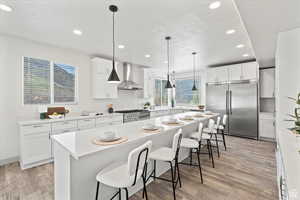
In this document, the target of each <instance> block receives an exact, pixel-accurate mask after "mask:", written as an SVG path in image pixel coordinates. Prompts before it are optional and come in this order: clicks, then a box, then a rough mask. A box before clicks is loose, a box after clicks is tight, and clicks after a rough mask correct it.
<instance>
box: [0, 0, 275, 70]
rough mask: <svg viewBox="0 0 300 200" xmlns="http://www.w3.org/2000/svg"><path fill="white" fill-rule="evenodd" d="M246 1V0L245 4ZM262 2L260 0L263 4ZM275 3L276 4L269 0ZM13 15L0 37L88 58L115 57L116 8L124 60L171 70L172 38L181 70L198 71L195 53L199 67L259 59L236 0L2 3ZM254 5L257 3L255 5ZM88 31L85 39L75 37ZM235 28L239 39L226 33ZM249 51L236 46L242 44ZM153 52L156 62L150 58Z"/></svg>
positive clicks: (1, 22)
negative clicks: (113, 10)
mask: <svg viewBox="0 0 300 200" xmlns="http://www.w3.org/2000/svg"><path fill="white" fill-rule="evenodd" d="M240 1H244V0H240ZM257 1H258V0H257ZM269 1H271V0H269ZM0 2H2V3H6V4H8V5H10V6H11V7H13V10H14V11H13V12H11V13H5V12H3V11H0V33H5V34H9V35H15V36H19V37H23V38H26V39H30V40H34V41H38V42H43V43H47V44H51V45H55V46H59V47H66V48H71V49H75V50H79V51H82V52H84V53H86V54H88V55H102V56H108V57H109V56H111V55H112V53H111V51H112V47H111V38H112V36H111V34H112V18H111V13H110V12H109V10H108V6H109V5H110V4H116V5H118V7H119V12H118V13H117V14H116V31H117V33H116V39H117V44H123V45H125V49H118V48H117V52H116V55H117V57H118V58H119V59H120V60H122V61H127V62H133V63H136V64H140V65H144V66H151V67H156V68H161V69H166V64H165V63H164V61H165V60H166V42H165V40H164V37H165V36H167V35H170V36H171V37H172V40H171V54H172V57H171V61H172V62H171V65H172V66H174V67H175V70H176V71H186V70H190V69H192V55H191V53H192V52H193V51H197V52H198V66H199V67H204V66H208V65H214V64H219V63H224V62H234V61H240V60H243V59H245V58H243V57H242V54H244V53H248V54H249V55H250V57H248V58H247V59H249V58H253V57H254V54H253V50H252V48H251V43H250V40H249V37H248V35H247V33H246V31H245V28H244V26H243V25H242V23H241V19H240V17H239V13H238V11H237V10H236V7H235V5H234V3H233V2H232V0H221V2H222V5H221V7H220V8H218V9H216V10H210V9H209V8H208V6H209V3H211V2H213V0H151V1H150V0H122V1H121V0H115V1H112V0H110V1H108V0H85V1H82V0H43V1H41V0H13V1H8V0H0ZM251 2H252V1H251ZM75 28H76V29H80V30H82V31H83V35H82V36H76V35H74V34H73V33H72V31H73V29H75ZM228 29H235V30H236V33H235V34H233V35H226V34H225V32H226V30H228ZM240 43H242V44H245V48H243V49H237V48H235V46H236V45H238V44H240ZM145 54H150V55H151V57H150V58H145V56H144V55H145Z"/></svg>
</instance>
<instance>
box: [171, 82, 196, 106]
mask: <svg viewBox="0 0 300 200" xmlns="http://www.w3.org/2000/svg"><path fill="white" fill-rule="evenodd" d="M198 83H199V82H198V81H197V80H196V86H197V88H198V90H197V91H192V88H193V84H194V80H193V79H192V78H186V79H179V80H176V95H175V99H176V103H177V104H178V105H198V104H199V89H200V88H199V84H198Z"/></svg>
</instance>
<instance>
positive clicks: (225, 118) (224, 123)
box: [222, 114, 228, 126]
mask: <svg viewBox="0 0 300 200" xmlns="http://www.w3.org/2000/svg"><path fill="white" fill-rule="evenodd" d="M227 118H228V115H226V114H225V115H224V116H223V120H222V121H223V122H222V123H223V126H226V124H227Z"/></svg>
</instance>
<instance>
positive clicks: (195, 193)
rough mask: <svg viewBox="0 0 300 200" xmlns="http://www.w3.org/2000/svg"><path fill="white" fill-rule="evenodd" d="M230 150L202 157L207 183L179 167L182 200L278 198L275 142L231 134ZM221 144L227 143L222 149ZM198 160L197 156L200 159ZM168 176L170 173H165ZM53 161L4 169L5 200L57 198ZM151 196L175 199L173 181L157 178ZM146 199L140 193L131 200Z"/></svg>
mask: <svg viewBox="0 0 300 200" xmlns="http://www.w3.org/2000/svg"><path fill="white" fill-rule="evenodd" d="M227 143H228V149H227V151H224V150H223V149H222V151H221V158H219V159H218V158H217V155H216V154H214V155H215V165H216V168H212V167H211V161H210V160H208V156H207V155H201V161H202V167H203V178H204V184H201V182H200V177H199V169H198V168H196V167H190V166H184V165H180V170H181V179H182V183H183V186H182V188H178V189H177V190H176V194H177V199H178V200H277V199H278V191H277V182H276V160H275V145H274V144H273V143H269V142H261V141H255V140H248V139H241V138H236V137H227ZM221 148H222V147H221ZM195 161H196V160H195ZM164 176H165V177H169V172H166V173H165V174H164ZM53 182H54V181H53V164H47V165H43V166H40V167H35V168H32V169H28V170H24V171H22V170H21V169H20V167H19V164H18V163H12V164H9V165H5V166H1V167H0V200H53V199H54V192H53V189H54V187H53V184H54V183H53ZM147 190H148V195H149V200H172V199H173V196H172V187H171V185H170V184H169V183H166V182H163V181H159V180H156V181H155V182H153V183H151V184H149V185H148V186H147ZM138 199H142V197H141V192H139V193H137V194H135V195H134V196H132V197H131V198H130V200H138Z"/></svg>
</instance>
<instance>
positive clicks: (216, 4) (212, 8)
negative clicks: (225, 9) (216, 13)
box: [209, 1, 221, 10]
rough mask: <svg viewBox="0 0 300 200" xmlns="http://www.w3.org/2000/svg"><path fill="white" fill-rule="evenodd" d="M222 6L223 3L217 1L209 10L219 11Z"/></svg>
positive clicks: (210, 5)
mask: <svg viewBox="0 0 300 200" xmlns="http://www.w3.org/2000/svg"><path fill="white" fill-rule="evenodd" d="M220 6H221V2H220V1H215V2H212V3H211V4H209V8H210V9H211V10H214V9H217V8H219V7H220Z"/></svg>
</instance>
